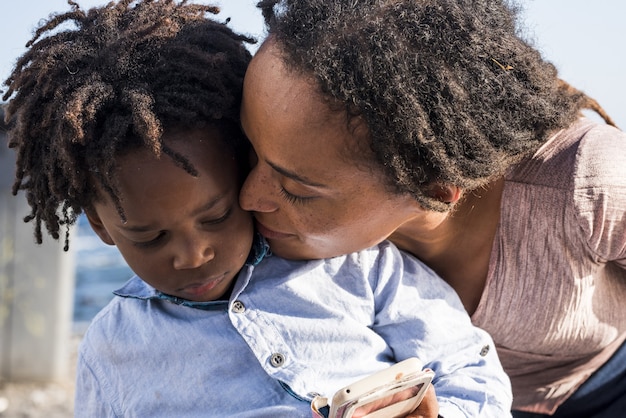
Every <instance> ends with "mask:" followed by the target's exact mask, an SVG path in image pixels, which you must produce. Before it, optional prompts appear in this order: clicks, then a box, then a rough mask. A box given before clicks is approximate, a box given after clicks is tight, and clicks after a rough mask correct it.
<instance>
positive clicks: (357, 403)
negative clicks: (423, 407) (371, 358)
mask: <svg viewBox="0 0 626 418" xmlns="http://www.w3.org/2000/svg"><path fill="white" fill-rule="evenodd" d="M434 375H435V374H434V373H433V372H432V371H430V370H426V371H424V370H422V363H421V362H420V361H419V360H418V359H417V358H409V359H406V360H404V361H401V362H399V363H397V364H394V365H393V366H391V367H389V368H387V369H385V370H381V371H380V372H377V373H374V374H372V375H371V376H368V377H366V378H364V379H361V380H359V381H357V382H354V383H353V384H351V385H349V386H346V387H344V388H342V389H340V390H339V391H337V392H336V393H335V395H334V396H333V399H332V402H331V404H330V414H329V415H328V417H329V418H352V417H353V416H359V417H367V418H383V417H384V418H394V417H402V416H405V415H406V414H408V413H409V412H412V411H414V410H415V408H417V406H418V405H419V404H420V403H421V402H422V399H423V398H424V393H425V392H426V389H427V388H428V385H429V384H430V382H431V381H432V379H433V377H434ZM355 414H356V415H355Z"/></svg>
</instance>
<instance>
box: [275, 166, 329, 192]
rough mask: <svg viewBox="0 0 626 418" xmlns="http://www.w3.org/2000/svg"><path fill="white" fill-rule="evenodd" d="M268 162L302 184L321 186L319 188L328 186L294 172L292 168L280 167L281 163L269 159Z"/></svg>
mask: <svg viewBox="0 0 626 418" xmlns="http://www.w3.org/2000/svg"><path fill="white" fill-rule="evenodd" d="M267 164H268V165H269V166H270V167H272V168H273V169H274V170H275V171H277V172H278V173H280V174H282V175H283V176H285V177H287V178H290V179H292V180H295V181H297V182H298V183H302V184H304V185H306V186H311V187H319V188H327V187H328V186H326V185H325V184H321V183H317V182H314V181H312V180H309V179H307V178H306V177H303V176H301V175H299V174H296V173H294V172H293V171H291V170H287V169H286V168H283V167H280V166H279V165H276V164H274V163H272V162H271V161H267Z"/></svg>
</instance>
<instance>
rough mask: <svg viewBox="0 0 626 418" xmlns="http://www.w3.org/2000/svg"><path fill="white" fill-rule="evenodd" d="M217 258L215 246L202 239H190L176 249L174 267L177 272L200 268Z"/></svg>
mask: <svg viewBox="0 0 626 418" xmlns="http://www.w3.org/2000/svg"><path fill="white" fill-rule="evenodd" d="M213 258H215V251H214V249H213V245H211V244H210V243H208V242H206V240H203V239H201V237H190V238H188V239H187V240H185V241H183V242H181V243H180V244H179V245H178V247H177V248H176V254H175V255H174V261H173V265H174V268H175V269H176V270H184V269H194V268H198V267H200V266H202V265H204V264H206V263H208V262H209V261H211V260H213Z"/></svg>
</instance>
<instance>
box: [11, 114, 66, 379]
mask: <svg viewBox="0 0 626 418" xmlns="http://www.w3.org/2000/svg"><path fill="white" fill-rule="evenodd" d="M1 118H3V115H2V112H1V111H0V121H1V120H2V119H1ZM14 173H15V157H14V151H13V150H10V149H8V148H7V138H6V134H5V132H4V129H2V123H1V122H0V380H9V381H54V380H61V379H62V378H64V377H65V376H67V370H68V369H67V368H68V367H69V344H70V333H71V325H72V309H73V298H74V276H75V274H74V273H75V264H74V259H73V254H72V253H71V252H67V253H66V252H64V251H63V243H62V242H57V241H55V240H53V239H52V238H49V237H48V236H45V237H44V243H43V244H41V245H38V244H36V243H35V239H34V236H33V224H32V223H28V224H27V223H24V222H23V218H24V216H25V215H27V214H28V213H30V207H29V206H28V204H27V203H26V198H25V197H24V195H23V193H20V194H18V196H13V195H12V194H11V186H12V184H13V177H14ZM70 251H71V247H70Z"/></svg>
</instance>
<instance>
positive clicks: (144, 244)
mask: <svg viewBox="0 0 626 418" xmlns="http://www.w3.org/2000/svg"><path fill="white" fill-rule="evenodd" d="M164 236H165V232H159V234H158V235H157V236H156V237H155V238H153V239H151V240H149V241H141V242H138V241H135V242H134V243H133V245H135V246H136V247H140V248H150V247H154V246H156V245H158V244H159V243H160V242H161V240H162V239H163V237H164Z"/></svg>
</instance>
